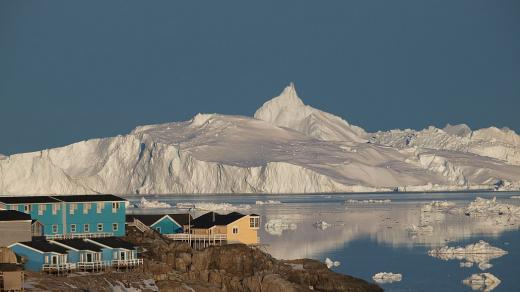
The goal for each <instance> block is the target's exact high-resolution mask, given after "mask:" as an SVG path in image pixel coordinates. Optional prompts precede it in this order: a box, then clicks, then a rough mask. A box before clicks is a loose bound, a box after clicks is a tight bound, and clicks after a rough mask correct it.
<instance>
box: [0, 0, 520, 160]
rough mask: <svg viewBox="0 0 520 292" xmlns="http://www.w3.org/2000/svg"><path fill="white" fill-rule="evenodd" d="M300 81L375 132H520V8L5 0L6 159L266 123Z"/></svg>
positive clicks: (412, 0)
mask: <svg viewBox="0 0 520 292" xmlns="http://www.w3.org/2000/svg"><path fill="white" fill-rule="evenodd" d="M179 2H182V3H179ZM291 81H293V82H295V84H296V87H297V89H298V92H299V94H300V96H301V97H302V98H303V100H304V102H306V103H307V104H310V105H312V106H314V107H317V108H319V109H322V110H325V111H328V112H332V113H334V114H337V115H339V116H341V117H343V118H345V119H346V120H347V121H349V122H351V123H353V124H356V125H359V126H361V127H363V128H365V129H367V130H368V131H376V130H379V129H381V130H385V129H392V128H417V129H420V128H424V127H426V126H428V125H435V126H439V127H442V126H444V125H445V124H446V123H452V124H453V123H462V122H465V123H467V124H468V125H469V126H471V127H472V128H480V127H487V126H491V125H496V126H498V127H504V126H507V127H510V128H512V129H515V130H516V131H517V132H520V114H519V106H520V1H517V0H509V1H507V0H504V1H481V0H470V1H461V0H446V1H432V0H428V1H426V0H409V1H403V0H394V1H383V0H381V1H375V0H362V1H361V0H360V1H303V0H299V1H255V2H253V1H81V2H80V1H7V0H6V1H0V133H1V136H0V137H1V138H0V153H4V154H11V153H17V152H26V151H35V150H39V149H44V148H49V147H55V146H61V145H66V144H69V143H72V142H77V141H81V140H85V139H88V138H94V137H106V136H113V135H117V134H125V133H127V132H129V131H130V130H131V129H132V128H134V127H135V126H137V125H142V124H149V123H161V122H170V121H181V120H186V119H189V118H191V117H192V116H193V115H195V114H196V113H198V112H209V113H213V112H217V113H224V114H242V115H252V114H253V113H254V111H255V110H256V109H257V108H258V107H259V106H261V105H262V103H263V102H265V101H266V100H268V99H269V98H271V97H273V96H275V95H277V94H278V93H279V92H280V91H281V90H282V89H283V87H284V86H286V85H287V84H288V83H289V82H291Z"/></svg>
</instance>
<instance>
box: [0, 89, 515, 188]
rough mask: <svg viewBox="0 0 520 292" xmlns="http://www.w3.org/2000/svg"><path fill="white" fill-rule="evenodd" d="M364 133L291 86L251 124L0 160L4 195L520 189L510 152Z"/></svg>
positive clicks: (205, 120)
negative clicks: (402, 142)
mask: <svg viewBox="0 0 520 292" xmlns="http://www.w3.org/2000/svg"><path fill="white" fill-rule="evenodd" d="M447 131H448V132H445V134H443V135H444V136H443V135H433V136H432V138H431V139H436V138H435V137H438V138H437V139H440V140H441V141H444V140H443V139H444V137H445V135H448V136H450V135H455V136H456V137H459V136H457V135H466V134H464V133H466V132H467V131H466V130H464V129H462V128H461V129H450V130H447ZM504 131H505V132H504ZM450 133H451V134H450ZM453 133H455V134H453ZM484 133H488V134H484ZM378 135H379V136H382V134H378ZM378 135H376V136H378ZM370 136H371V134H368V133H366V132H365V131H364V130H363V129H361V128H360V127H357V126H353V125H351V124H349V123H348V122H346V121H345V120H343V119H341V118H339V117H337V116H334V115H332V114H329V113H325V112H323V111H320V110H317V109H315V108H312V107H310V106H308V105H305V104H304V103H303V101H302V100H301V99H300V98H299V97H298V95H297V93H296V90H295V88H294V86H293V85H291V86H289V87H287V88H286V89H285V90H284V91H283V92H282V93H281V94H280V96H278V97H276V98H274V99H272V100H270V101H268V102H266V103H265V104H264V105H263V106H262V107H261V108H259V109H258V110H257V112H256V113H255V116H254V118H252V117H245V116H229V115H219V114H198V115H196V116H195V117H193V118H192V119H191V120H189V121H185V122H174V123H166V124H158V125H146V126H140V127H137V128H135V129H134V130H133V131H132V132H131V133H129V134H127V135H122V136H116V137H110V138H101V139H91V140H86V141H83V142H78V143H74V144H71V145H68V146H64V147H59V148H53V149H47V150H41V151H37V152H32V153H22V154H14V155H10V156H8V157H2V159H0V193H1V194H5V195H17V194H56V193H59V194H95V193H114V194H141V195H143V194H186V193H203V194H223V193H225V194H228V193H323V192H369V191H394V190H399V191H434V190H467V189H492V188H499V189H518V188H519V187H520V165H517V164H515V161H516V160H515V158H514V157H516V156H515V154H514V153H516V152H514V151H513V150H511V151H512V152H511V151H509V150H508V151H506V152H504V153H507V155H506V154H504V155H505V156H504V157H502V156H500V155H495V156H492V155H488V154H489V153H488V152H486V151H484V152H482V151H481V152H478V151H469V150H468V149H467V147H466V148H465V147H437V148H435V147H433V148H428V147H419V146H413V147H412V146H410V147H400V146H399V145H394V144H395V143H386V142H385V141H386V140H384V139H380V140H377V139H376V140H374V139H371V141H372V142H371V143H368V142H367V141H368V139H370ZM450 137H451V136H450ZM464 137H466V136H464ZM470 137H472V139H473V137H479V138H478V141H481V142H479V143H482V144H485V145H488V144H490V143H491V144H492V141H497V142H496V143H495V144H497V145H508V146H507V147H509V148H507V149H516V150H515V151H517V150H518V149H520V147H518V146H515V145H518V143H517V142H518V139H520V138H519V137H518V135H516V134H515V133H514V132H512V131H510V130H508V131H506V130H498V129H497V130H482V131H481V132H478V133H477V131H474V132H471V134H470ZM457 139H458V138H457ZM474 139H476V138H474ZM493 139H494V140H493ZM390 140H392V139H390ZM392 141H393V140H392ZM472 141H473V140H472ZM475 141H477V140H475ZM378 143H379V144H378ZM439 143H441V142H439ZM472 143H473V142H472ZM475 143H476V142H475ZM381 144H383V145H381ZM387 145H391V147H388V146H387ZM463 145H465V144H463ZM471 145H473V144H471ZM500 147H502V146H500ZM472 149H473V148H472ZM479 149H480V148H479ZM486 149H490V148H489V147H488V148H486ZM500 149H502V148H500ZM503 149H506V148H503ZM497 151H499V150H497ZM477 152H478V153H477ZM508 157H513V158H510V159H509V158H508ZM506 158H507V159H506Z"/></svg>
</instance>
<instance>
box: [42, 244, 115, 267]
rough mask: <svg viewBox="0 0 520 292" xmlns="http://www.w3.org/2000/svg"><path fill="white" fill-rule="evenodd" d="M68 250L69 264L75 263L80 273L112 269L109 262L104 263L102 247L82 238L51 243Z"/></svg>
mask: <svg viewBox="0 0 520 292" xmlns="http://www.w3.org/2000/svg"><path fill="white" fill-rule="evenodd" d="M50 242H51V243H53V244H56V245H59V246H62V247H64V248H66V249H68V255H69V258H68V260H69V262H71V263H75V264H76V268H77V270H79V271H100V270H105V269H106V268H108V267H110V265H111V263H110V262H109V261H103V260H102V258H103V256H102V254H103V250H102V248H101V246H99V245H97V244H94V243H92V242H88V241H85V240H83V239H80V238H74V239H59V240H52V241H50Z"/></svg>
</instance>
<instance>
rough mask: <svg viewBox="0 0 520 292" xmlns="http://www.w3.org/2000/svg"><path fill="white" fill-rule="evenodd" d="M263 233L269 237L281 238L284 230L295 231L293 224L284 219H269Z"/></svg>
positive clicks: (295, 227) (295, 226)
mask: <svg viewBox="0 0 520 292" xmlns="http://www.w3.org/2000/svg"><path fill="white" fill-rule="evenodd" d="M264 228H265V231H266V232H267V233H269V234H271V235H277V236H281V235H282V233H283V232H284V231H285V230H296V229H297V228H298V226H297V225H296V224H295V223H291V222H288V221H287V220H286V219H284V218H276V219H270V220H269V221H267V223H265V225H264Z"/></svg>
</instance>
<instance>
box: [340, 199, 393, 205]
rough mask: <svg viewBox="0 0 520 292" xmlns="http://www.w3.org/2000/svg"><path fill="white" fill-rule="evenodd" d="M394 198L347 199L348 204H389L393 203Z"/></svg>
mask: <svg viewBox="0 0 520 292" xmlns="http://www.w3.org/2000/svg"><path fill="white" fill-rule="evenodd" d="M391 202H392V200H390V199H384V200H374V199H368V200H353V199H350V200H346V201H345V203H346V204H387V203H391Z"/></svg>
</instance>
